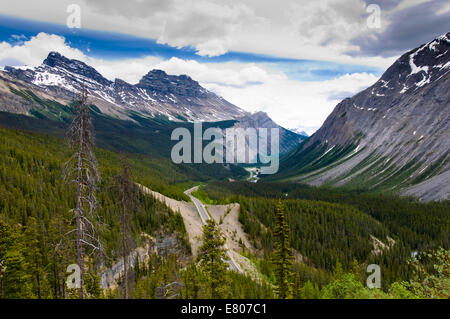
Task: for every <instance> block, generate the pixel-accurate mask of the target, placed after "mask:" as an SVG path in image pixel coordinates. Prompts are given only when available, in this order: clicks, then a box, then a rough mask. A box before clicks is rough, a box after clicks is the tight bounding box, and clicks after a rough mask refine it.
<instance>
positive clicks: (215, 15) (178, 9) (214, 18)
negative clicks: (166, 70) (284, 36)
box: [158, 0, 256, 56]
mask: <svg viewBox="0 0 450 319" xmlns="http://www.w3.org/2000/svg"><path fill="white" fill-rule="evenodd" d="M254 19H256V17H255V15H254V13H253V11H252V10H251V9H250V8H249V7H247V6H246V5H243V4H236V5H228V4H218V3H214V2H211V1H203V0H195V1H193V0H189V1H186V0H183V1H178V2H177V5H176V6H174V7H173V10H171V11H170V14H167V16H166V17H165V21H164V25H165V27H164V30H163V33H162V34H161V35H160V36H159V37H158V42H159V43H167V44H169V45H171V46H176V47H183V46H189V45H191V46H193V47H195V48H196V50H197V53H198V54H199V55H205V56H217V55H222V54H224V53H226V52H227V51H229V50H230V47H231V45H232V44H233V37H232V35H233V34H234V33H236V32H237V31H238V30H239V29H240V27H241V26H242V24H243V22H244V21H245V23H249V22H250V21H252V20H254Z"/></svg>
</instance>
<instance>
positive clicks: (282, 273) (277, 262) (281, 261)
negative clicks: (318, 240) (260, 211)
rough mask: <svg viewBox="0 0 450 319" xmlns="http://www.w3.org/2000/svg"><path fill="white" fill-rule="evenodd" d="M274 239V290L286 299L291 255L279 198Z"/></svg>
mask: <svg viewBox="0 0 450 319" xmlns="http://www.w3.org/2000/svg"><path fill="white" fill-rule="evenodd" d="M274 239H275V242H274V246H275V247H274V248H275V251H274V253H273V264H274V266H275V270H274V272H275V279H276V286H277V288H276V292H277V295H278V298H280V299H286V298H289V297H290V295H291V286H292V283H291V282H292V261H293V256H292V251H291V248H290V246H289V226H288V224H287V222H286V217H285V215H284V208H283V203H282V201H281V199H280V200H278V203H277V212H276V224H275V230H274Z"/></svg>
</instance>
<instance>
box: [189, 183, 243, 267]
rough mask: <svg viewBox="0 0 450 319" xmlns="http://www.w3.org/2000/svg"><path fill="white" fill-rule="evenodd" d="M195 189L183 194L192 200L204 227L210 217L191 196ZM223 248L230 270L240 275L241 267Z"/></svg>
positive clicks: (196, 187)
mask: <svg viewBox="0 0 450 319" xmlns="http://www.w3.org/2000/svg"><path fill="white" fill-rule="evenodd" d="M197 189H198V186H194V187H192V188H190V189H188V190H187V191H185V192H184V193H185V194H186V195H187V196H189V198H190V199H191V200H192V202H193V203H194V205H195V207H196V208H197V211H198V214H199V215H200V219H201V220H202V223H203V225H206V221H207V220H208V219H210V218H211V217H210V216H209V214H208V212H207V211H206V208H205V206H204V205H203V203H202V202H201V201H200V200H198V199H197V198H196V197H194V196H193V195H192V192H194V191H196V190H197ZM224 248H225V250H226V251H227V255H228V258H229V260H228V262H229V264H230V268H231V269H232V270H235V271H237V272H238V273H242V270H241V267H239V265H238V264H237V262H236V261H235V260H234V258H233V256H232V254H231V252H230V250H229V249H228V247H227V244H225V245H224Z"/></svg>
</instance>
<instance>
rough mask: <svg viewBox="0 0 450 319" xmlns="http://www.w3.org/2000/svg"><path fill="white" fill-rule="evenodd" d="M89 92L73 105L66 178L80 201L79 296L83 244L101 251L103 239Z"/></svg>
mask: <svg viewBox="0 0 450 319" xmlns="http://www.w3.org/2000/svg"><path fill="white" fill-rule="evenodd" d="M86 101H87V93H86V90H85V89H83V91H82V94H81V96H80V99H79V101H78V104H77V105H76V106H75V107H74V111H75V118H74V119H73V121H72V123H71V125H70V127H69V131H68V140H69V145H70V146H71V147H72V148H73V149H74V150H75V153H74V155H73V156H72V157H71V158H70V160H69V161H68V162H67V163H66V165H65V174H64V175H65V176H64V177H65V179H66V180H69V182H70V183H74V184H76V189H77V193H76V196H77V201H76V207H75V209H73V213H74V215H75V224H76V226H75V227H76V229H75V232H76V262H77V264H78V266H79V267H80V278H79V279H80V288H79V298H80V299H83V298H84V297H85V294H84V290H83V287H84V277H85V265H84V264H85V261H84V257H85V256H84V254H85V252H84V250H85V249H84V247H83V246H84V245H86V246H87V247H88V248H89V249H90V250H93V251H96V250H100V251H102V245H101V242H100V239H99V238H98V237H97V235H96V229H95V225H94V223H93V222H92V221H91V220H90V218H91V217H92V215H93V212H94V210H95V209H96V207H97V199H96V198H95V194H94V193H95V191H96V185H97V182H99V181H100V176H99V173H98V170H97V160H96V158H95V155H94V153H93V147H94V128H93V125H92V120H91V115H90V107H89V106H88V105H87V102H86Z"/></svg>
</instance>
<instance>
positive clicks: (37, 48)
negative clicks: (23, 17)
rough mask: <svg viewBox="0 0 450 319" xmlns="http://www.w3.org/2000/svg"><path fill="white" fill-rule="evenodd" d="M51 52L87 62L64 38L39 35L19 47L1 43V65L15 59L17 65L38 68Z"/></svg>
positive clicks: (52, 35)
mask: <svg viewBox="0 0 450 319" xmlns="http://www.w3.org/2000/svg"><path fill="white" fill-rule="evenodd" d="M50 51H58V52H59V53H61V54H62V55H64V56H66V57H68V58H71V59H77V60H81V61H84V62H86V60H87V58H86V56H85V55H84V54H83V52H81V51H80V50H78V49H73V48H71V47H70V46H68V45H67V44H66V43H65V39H64V37H61V36H58V35H54V34H47V33H43V32H41V33H39V34H38V35H36V36H34V37H31V39H29V40H27V41H23V42H21V43H20V44H19V45H11V44H9V43H7V42H1V43H0V65H1V64H2V62H1V61H3V60H7V61H8V60H10V59H14V60H15V61H17V65H19V63H20V62H21V64H22V65H28V66H38V65H40V64H41V63H42V61H43V60H44V59H45V58H46V57H47V55H48V53H49V52H50Z"/></svg>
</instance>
